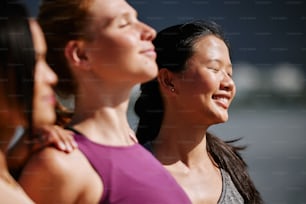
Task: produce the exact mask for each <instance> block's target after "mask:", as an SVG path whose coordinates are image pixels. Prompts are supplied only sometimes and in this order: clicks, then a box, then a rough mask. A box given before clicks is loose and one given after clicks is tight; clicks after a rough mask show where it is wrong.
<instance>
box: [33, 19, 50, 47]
mask: <svg viewBox="0 0 306 204" xmlns="http://www.w3.org/2000/svg"><path fill="white" fill-rule="evenodd" d="M29 23H30V30H31V33H32V38H33V47H34V49H35V52H36V53H44V52H46V49H47V48H46V43H45V39H44V35H43V33H42V30H41V28H40V27H39V25H38V23H37V22H36V21H35V20H30V21H29Z"/></svg>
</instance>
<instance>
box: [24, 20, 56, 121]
mask: <svg viewBox="0 0 306 204" xmlns="http://www.w3.org/2000/svg"><path fill="white" fill-rule="evenodd" d="M30 29H31V32H32V33H33V44H34V50H35V58H36V59H35V60H36V64H35V75H34V78H35V82H34V99H33V125H34V126H35V127H38V126H41V125H50V124H53V123H54V122H55V110H54V107H55V103H56V98H55V93H54V91H53V89H52V86H54V85H55V84H56V83H57V76H56V75H55V73H54V72H53V71H52V70H51V68H50V67H49V65H48V64H47V62H46V52H47V48H46V42H45V39H44V36H43V33H42V31H41V28H40V27H39V26H38V24H37V22H36V21H33V20H32V21H30Z"/></svg>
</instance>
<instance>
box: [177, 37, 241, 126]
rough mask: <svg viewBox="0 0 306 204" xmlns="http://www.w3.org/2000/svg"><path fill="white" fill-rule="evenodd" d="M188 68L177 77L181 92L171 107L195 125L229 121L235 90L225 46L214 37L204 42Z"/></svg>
mask: <svg viewBox="0 0 306 204" xmlns="http://www.w3.org/2000/svg"><path fill="white" fill-rule="evenodd" d="M186 66H187V69H186V71H184V72H183V73H181V74H177V76H176V79H175V80H176V81H177V83H176V84H175V89H176V90H177V92H178V93H177V96H176V98H175V100H173V103H174V105H172V107H175V108H176V109H177V110H179V112H182V113H180V114H184V118H188V120H187V123H189V122H190V123H194V125H207V126H209V125H213V124H217V123H223V122H226V121H227V120H228V108H229V107H230V104H231V102H232V100H233V98H234V96H235V93H236V88H235V84H234V81H233V79H232V74H233V70H232V64H231V60H230V57H229V52H228V48H227V47H226V45H225V43H224V42H223V41H222V40H220V39H219V38H217V37H214V36H212V35H211V36H207V37H205V38H203V39H201V40H200V41H199V42H197V43H196V45H195V47H194V55H193V56H192V57H191V58H190V59H189V60H188V61H187V65H186ZM189 113H190V114H189Z"/></svg>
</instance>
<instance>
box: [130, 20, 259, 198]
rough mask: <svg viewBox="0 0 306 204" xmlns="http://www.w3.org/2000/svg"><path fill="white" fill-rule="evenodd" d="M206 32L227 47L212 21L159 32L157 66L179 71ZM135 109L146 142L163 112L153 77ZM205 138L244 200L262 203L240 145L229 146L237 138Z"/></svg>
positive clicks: (139, 133) (141, 138)
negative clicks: (223, 139) (242, 155)
mask: <svg viewBox="0 0 306 204" xmlns="http://www.w3.org/2000/svg"><path fill="white" fill-rule="evenodd" d="M207 35H214V36H216V37H218V38H220V39H222V40H223V41H224V42H225V43H226V45H227V46H228V47H229V45H228V43H227V42H226V40H225V38H224V37H223V33H222V31H221V29H220V27H219V26H218V25H217V24H216V23H214V22H207V21H194V22H191V23H186V24H183V25H176V26H172V27H169V28H166V29H164V30H163V31H161V32H159V33H158V34H157V37H156V39H155V40H154V45H155V48H156V51H157V64H158V67H159V68H166V69H168V70H170V71H172V72H182V71H183V70H184V69H186V66H185V64H186V61H187V60H188V59H189V57H191V56H192V54H193V45H194V44H195V43H196V42H197V40H199V39H200V38H202V37H204V36H207ZM135 112H136V114H137V115H138V116H139V124H138V127H137V131H136V136H137V138H138V140H139V142H140V143H141V144H146V143H147V142H150V141H153V140H154V139H155V138H156V137H157V135H158V134H159V130H160V127H161V123H162V120H163V114H164V105H163V100H162V97H161V93H160V90H159V85H158V81H157V79H154V80H152V81H150V82H147V83H144V84H142V85H141V94H140V96H139V98H138V99H137V101H136V103H135ZM206 140H207V151H208V152H209V154H210V155H211V156H212V158H213V160H214V161H215V162H216V164H217V165H218V167H219V168H222V169H224V170H225V171H227V172H228V173H229V175H230V176H231V178H232V180H233V182H234V184H235V186H236V188H237V190H238V191H239V192H240V194H241V196H242V197H243V199H244V202H245V203H254V204H255V203H256V204H260V203H262V202H263V201H262V199H261V197H260V194H259V192H258V191H257V190H256V188H255V185H254V184H253V182H252V180H251V178H250V176H249V174H248V172H247V165H246V163H245V162H244V161H243V159H242V157H241V156H240V154H239V151H240V150H243V149H244V147H238V146H237V147H236V146H234V145H232V143H234V142H236V141H237V140H234V141H228V142H224V141H222V140H221V139H219V138H218V137H216V136H214V135H213V134H211V133H207V135H206Z"/></svg>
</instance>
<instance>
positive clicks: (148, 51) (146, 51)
mask: <svg viewBox="0 0 306 204" xmlns="http://www.w3.org/2000/svg"><path fill="white" fill-rule="evenodd" d="M140 53H141V54H144V55H146V56H148V57H150V58H152V59H156V52H155V49H154V47H152V48H148V49H144V50H142V51H140Z"/></svg>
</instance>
